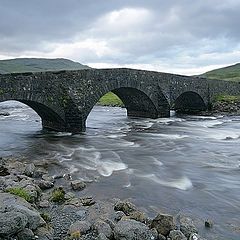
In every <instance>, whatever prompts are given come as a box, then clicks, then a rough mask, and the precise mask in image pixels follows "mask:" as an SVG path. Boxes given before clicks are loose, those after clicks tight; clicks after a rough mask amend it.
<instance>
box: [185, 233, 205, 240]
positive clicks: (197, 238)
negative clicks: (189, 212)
mask: <svg viewBox="0 0 240 240" xmlns="http://www.w3.org/2000/svg"><path fill="white" fill-rule="evenodd" d="M188 240H206V239H205V238H202V237H201V236H199V235H198V234H197V233H191V235H190V236H189V238H188Z"/></svg>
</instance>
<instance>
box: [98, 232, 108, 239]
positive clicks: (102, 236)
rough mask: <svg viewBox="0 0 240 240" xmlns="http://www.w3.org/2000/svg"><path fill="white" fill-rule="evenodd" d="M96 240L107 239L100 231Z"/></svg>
mask: <svg viewBox="0 0 240 240" xmlns="http://www.w3.org/2000/svg"><path fill="white" fill-rule="evenodd" d="M97 240H109V239H108V238H107V237H106V236H105V235H104V234H103V233H100V234H99V235H98V237H97Z"/></svg>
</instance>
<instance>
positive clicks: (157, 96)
mask: <svg viewBox="0 0 240 240" xmlns="http://www.w3.org/2000/svg"><path fill="white" fill-rule="evenodd" d="M108 92H113V93H114V94H115V95H117V96H118V97H119V98H120V99H121V100H122V102H123V104H124V106H125V107H126V110H127V115H128V116H129V117H142V118H158V117H161V116H169V103H168V101H167V99H166V98H165V96H164V95H163V94H162V92H161V91H159V88H158V87H156V89H155V91H153V90H152V89H149V92H148V89H147V88H145V89H144V88H139V87H136V86H131V87H130V86H119V87H106V86H103V87H102V89H98V91H96V92H95V94H94V97H93V96H89V97H88V98H87V99H85V102H87V103H88V104H87V106H86V107H85V109H84V110H83V112H84V113H85V117H84V118H83V119H85V120H86V119H87V117H88V115H89V113H90V112H91V110H92V108H93V107H94V106H95V105H96V104H97V102H98V101H99V99H100V98H101V97H102V96H104V95H105V94H106V93H108ZM85 120H84V121H85Z"/></svg>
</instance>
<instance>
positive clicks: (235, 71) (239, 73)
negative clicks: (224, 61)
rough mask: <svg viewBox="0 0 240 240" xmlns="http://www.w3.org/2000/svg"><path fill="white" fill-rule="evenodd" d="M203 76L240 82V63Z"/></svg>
mask: <svg viewBox="0 0 240 240" xmlns="http://www.w3.org/2000/svg"><path fill="white" fill-rule="evenodd" d="M201 76H203V77H207V78H210V79H219V80H226V81H234V82H240V63H237V64H235V65H231V66H228V67H224V68H219V69H215V70H212V71H209V72H206V73H204V74H202V75H201Z"/></svg>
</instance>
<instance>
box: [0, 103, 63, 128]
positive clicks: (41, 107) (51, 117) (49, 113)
mask: <svg viewBox="0 0 240 240" xmlns="http://www.w3.org/2000/svg"><path fill="white" fill-rule="evenodd" d="M6 101H17V102H20V103H23V104H25V105H27V106H28V107H30V108H31V109H32V110H34V111H35V112H36V113H37V114H38V116H39V117H40V118H41V122H42V127H43V128H44V129H50V130H56V131H66V126H65V121H64V119H63V118H62V117H61V116H60V115H59V114H58V113H57V112H56V111H55V110H54V108H52V107H50V106H47V104H44V103H41V102H38V101H34V100H28V99H19V98H1V99H0V103H2V102H6Z"/></svg>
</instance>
